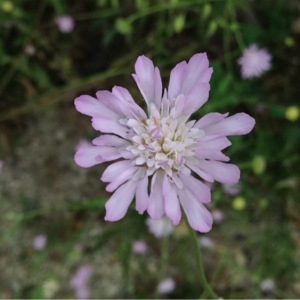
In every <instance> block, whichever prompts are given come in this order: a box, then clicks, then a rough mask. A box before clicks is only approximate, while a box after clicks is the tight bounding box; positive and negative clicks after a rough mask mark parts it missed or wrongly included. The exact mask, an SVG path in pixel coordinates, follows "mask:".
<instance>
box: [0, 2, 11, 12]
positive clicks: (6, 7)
mask: <svg viewBox="0 0 300 300" xmlns="http://www.w3.org/2000/svg"><path fill="white" fill-rule="evenodd" d="M1 8H2V10H3V11H5V12H11V11H12V10H13V8H14V5H13V3H12V2H11V1H3V2H2V5H1Z"/></svg>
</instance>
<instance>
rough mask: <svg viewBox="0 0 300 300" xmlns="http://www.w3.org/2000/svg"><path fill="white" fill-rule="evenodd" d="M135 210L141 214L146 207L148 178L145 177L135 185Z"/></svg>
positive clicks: (147, 201)
mask: <svg viewBox="0 0 300 300" xmlns="http://www.w3.org/2000/svg"><path fill="white" fill-rule="evenodd" d="M135 201H136V202H135V203H136V206H135V207H136V210H137V211H138V212H139V213H140V214H142V213H144V212H145V210H146V209H147V207H148V204H149V195H148V176H145V177H144V178H143V179H142V180H140V181H139V182H138V184H137V188H136V194H135Z"/></svg>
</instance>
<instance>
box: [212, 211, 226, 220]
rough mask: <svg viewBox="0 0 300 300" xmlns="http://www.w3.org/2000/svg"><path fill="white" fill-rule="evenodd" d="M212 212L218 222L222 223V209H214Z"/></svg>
mask: <svg viewBox="0 0 300 300" xmlns="http://www.w3.org/2000/svg"><path fill="white" fill-rule="evenodd" d="M211 214H212V217H213V220H214V221H215V222H216V223H221V222H222V221H223V219H224V213H223V212H222V211H221V210H220V209H213V211H212V212H211Z"/></svg>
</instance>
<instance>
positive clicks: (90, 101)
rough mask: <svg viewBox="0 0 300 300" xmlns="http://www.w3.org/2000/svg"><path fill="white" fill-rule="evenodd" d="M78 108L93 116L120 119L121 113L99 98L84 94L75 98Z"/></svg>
mask: <svg viewBox="0 0 300 300" xmlns="http://www.w3.org/2000/svg"><path fill="white" fill-rule="evenodd" d="M74 103H75V107H76V109H77V110H78V111H79V112H81V113H82V114H84V115H88V116H91V117H100V118H101V117H106V118H111V119H114V120H118V118H119V115H118V114H117V113H116V112H114V111H112V110H111V109H110V108H108V107H107V106H105V105H104V104H103V103H101V102H100V101H99V100H98V99H96V98H94V97H91V96H88V95H82V96H79V97H77V98H76V99H75V102H74Z"/></svg>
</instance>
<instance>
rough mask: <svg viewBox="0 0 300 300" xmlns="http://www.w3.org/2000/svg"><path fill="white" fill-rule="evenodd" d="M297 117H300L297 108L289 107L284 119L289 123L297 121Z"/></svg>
mask: <svg viewBox="0 0 300 300" xmlns="http://www.w3.org/2000/svg"><path fill="white" fill-rule="evenodd" d="M299 116H300V111H299V108H298V107H297V106H289V107H288V108H287V109H286V111H285V117H286V118H287V119H288V120H289V121H292V122H293V121H297V120H298V119H299Z"/></svg>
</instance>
